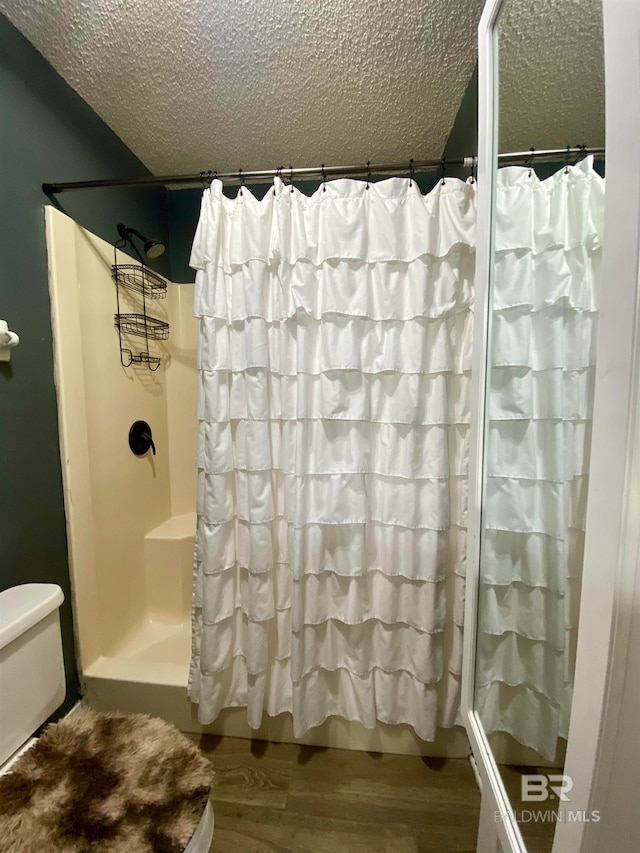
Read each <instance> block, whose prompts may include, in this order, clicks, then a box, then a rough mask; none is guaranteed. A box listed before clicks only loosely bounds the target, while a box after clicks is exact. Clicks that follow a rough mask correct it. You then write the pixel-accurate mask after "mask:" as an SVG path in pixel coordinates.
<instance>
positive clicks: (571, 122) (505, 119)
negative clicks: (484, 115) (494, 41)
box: [499, 0, 637, 151]
mask: <svg viewBox="0 0 640 853" xmlns="http://www.w3.org/2000/svg"><path fill="white" fill-rule="evenodd" d="M603 38H604V37H603V31H602V0H535V3H531V2H530V0H506V2H505V3H504V6H503V10H502V12H501V14H500V19H499V45H500V54H499V56H500V59H499V63H500V64H499V69H500V84H499V103H500V118H499V148H500V151H521V150H526V149H527V148H530V147H531V146H534V147H535V148H564V147H565V146H566V145H589V146H602V145H604V144H605V103H604V102H605V93H604V41H603ZM636 95H637V93H634V96H636ZM630 97H631V95H630Z"/></svg>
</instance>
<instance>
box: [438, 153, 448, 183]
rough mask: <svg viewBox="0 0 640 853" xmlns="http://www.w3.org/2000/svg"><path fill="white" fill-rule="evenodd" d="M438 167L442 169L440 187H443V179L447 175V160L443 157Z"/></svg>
mask: <svg viewBox="0 0 640 853" xmlns="http://www.w3.org/2000/svg"><path fill="white" fill-rule="evenodd" d="M440 165H441V167H442V180H441V181H440V183H441V184H442V186H444V185H445V183H446V181H445V177H446V174H447V160H446V158H445V157H443V158H442V160H441V161H440Z"/></svg>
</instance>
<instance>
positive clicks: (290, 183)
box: [289, 166, 293, 193]
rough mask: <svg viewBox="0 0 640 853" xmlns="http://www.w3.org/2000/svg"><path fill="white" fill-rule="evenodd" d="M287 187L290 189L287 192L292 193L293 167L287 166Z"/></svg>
mask: <svg viewBox="0 0 640 853" xmlns="http://www.w3.org/2000/svg"><path fill="white" fill-rule="evenodd" d="M289 186H290V187H291V189H290V190H289V192H291V193H292V192H293V166H289Z"/></svg>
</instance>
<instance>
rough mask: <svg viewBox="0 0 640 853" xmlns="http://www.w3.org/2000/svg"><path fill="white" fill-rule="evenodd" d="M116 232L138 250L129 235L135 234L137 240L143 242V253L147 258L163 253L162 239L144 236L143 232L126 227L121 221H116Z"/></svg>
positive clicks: (156, 256)
mask: <svg viewBox="0 0 640 853" xmlns="http://www.w3.org/2000/svg"><path fill="white" fill-rule="evenodd" d="M118 234H119V235H120V237H121V238H122V239H123V240H126V241H127V242H128V243H130V244H131V246H133V248H134V249H135V250H136V252H138V250H137V249H136V247H135V245H134V244H133V242H132V240H131V237H132V235H135V236H136V237H137V238H138V239H139V240H142V242H143V243H144V253H145V255H146V256H147V257H148V258H149V260H153V259H154V258H159V257H160V255H162V254H163V253H164V249H165V245H164V243H163V242H162V241H160V240H156V238H155V237H145V236H144V234H141V233H140V232H139V231H137V230H136V229H135V228H127V226H126V225H123V224H122V222H119V223H118ZM138 254H139V253H138Z"/></svg>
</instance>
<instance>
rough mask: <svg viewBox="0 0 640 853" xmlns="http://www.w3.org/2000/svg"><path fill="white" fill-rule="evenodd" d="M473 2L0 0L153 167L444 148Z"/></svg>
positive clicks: (467, 70) (435, 152)
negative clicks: (26, 0)
mask: <svg viewBox="0 0 640 853" xmlns="http://www.w3.org/2000/svg"><path fill="white" fill-rule="evenodd" d="M481 8H482V0H438V1H437V2H425V0H368V1H367V2H365V3H363V2H362V0H323V2H321V3H319V2H310V0H222V2H215V3H212V2H206V0H193V1H192V2H188V3H185V2H180V0H169V2H167V0H137V2H134V3H122V2H119V0H29V2H25V0H0V10H2V11H3V12H4V14H5V15H6V16H7V17H8V18H9V20H10V21H11V22H12V23H13V24H14V25H15V26H16V27H17V28H18V29H19V30H20V31H21V32H22V33H23V34H24V35H25V36H26V37H27V38H28V39H29V40H30V41H31V42H32V43H33V44H34V46H35V47H36V48H37V49H38V50H39V51H40V52H41V53H42V54H43V55H44V57H45V58H46V59H47V60H48V61H49V62H50V63H51V65H53V67H54V68H55V69H56V70H57V71H58V72H59V73H60V74H61V75H62V77H64V79H65V80H66V81H67V82H68V83H69V84H70V85H71V86H72V87H73V88H74V89H75V90H76V91H77V92H78V93H79V94H80V95H81V96H82V97H83V98H84V100H85V101H87V103H88V104H89V105H90V106H91V107H92V108H93V109H94V110H95V111H96V112H97V113H98V114H99V115H100V116H101V117H102V118H103V119H104V121H105V122H106V123H107V124H108V125H109V126H110V127H111V128H112V129H113V130H114V131H115V133H116V134H117V135H118V136H119V137H120V138H121V139H122V141H123V142H124V143H125V144H126V145H127V146H128V147H129V148H130V149H131V150H132V151H133V152H134V154H136V155H137V156H138V157H139V158H140V159H141V160H142V161H143V163H145V165H146V166H147V167H148V168H149V169H150V170H151V171H152V172H154V173H155V174H171V173H184V172H194V171H200V170H202V169H215V170H218V171H225V170H236V169H238V168H239V167H242V168H244V169H259V168H273V167H275V166H278V165H280V164H285V165H289V164H293V165H294V166H304V165H318V164H319V163H321V162H324V163H326V164H327V165H330V164H335V165H343V164H349V163H362V162H365V161H366V160H371V161H372V162H389V161H391V162H395V161H400V162H402V161H403V160H407V161H408V160H409V158H410V157H414V158H416V159H423V158H431V157H440V156H441V154H442V151H443V149H444V146H445V143H446V140H447V136H448V134H449V131H450V130H451V127H452V125H453V121H454V119H455V116H456V113H457V110H458V107H459V105H460V101H461V99H462V96H463V94H464V91H465V88H466V86H467V83H468V81H469V78H470V77H471V74H472V71H473V68H474V65H475V61H476V53H477V48H476V41H477V40H476V29H477V24H478V20H479V17H480V13H481ZM56 177H59V178H60V179H63V178H64V176H56Z"/></svg>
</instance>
